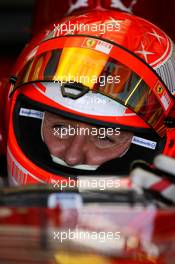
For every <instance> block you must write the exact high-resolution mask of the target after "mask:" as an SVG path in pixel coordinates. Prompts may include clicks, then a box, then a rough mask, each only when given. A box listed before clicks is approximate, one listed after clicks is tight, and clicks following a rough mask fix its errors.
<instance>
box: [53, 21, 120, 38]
mask: <svg viewBox="0 0 175 264" xmlns="http://www.w3.org/2000/svg"><path fill="white" fill-rule="evenodd" d="M121 22H122V20H115V19H113V18H111V20H108V21H105V22H104V23H101V24H100V23H98V24H97V23H91V24H84V23H80V24H79V23H78V22H77V23H71V22H70V21H69V22H67V23H62V24H57V25H56V24H54V32H55V34H57V35H64V34H73V33H74V32H75V31H77V32H81V33H83V32H99V34H101V35H103V34H105V33H106V32H111V31H115V32H118V31H120V29H121Z"/></svg>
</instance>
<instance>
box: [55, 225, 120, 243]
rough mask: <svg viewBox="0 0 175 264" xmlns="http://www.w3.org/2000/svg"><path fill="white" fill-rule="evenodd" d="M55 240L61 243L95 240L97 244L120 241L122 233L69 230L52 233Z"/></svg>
mask: <svg viewBox="0 0 175 264" xmlns="http://www.w3.org/2000/svg"><path fill="white" fill-rule="evenodd" d="M52 237H53V239H57V240H58V241H60V242H61V243H62V242H63V241H64V240H78V241H80V240H86V241H87V240H89V241H92V240H95V241H96V242H100V243H105V242H107V241H108V240H119V239H120V232H102V231H101V232H95V231H85V230H82V229H78V228H76V229H74V230H71V229H68V230H64V231H59V232H53V233H52Z"/></svg>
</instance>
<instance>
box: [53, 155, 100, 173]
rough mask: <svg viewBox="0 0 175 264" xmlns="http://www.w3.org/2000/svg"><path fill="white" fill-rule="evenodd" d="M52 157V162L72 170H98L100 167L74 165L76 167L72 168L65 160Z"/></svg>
mask: <svg viewBox="0 0 175 264" xmlns="http://www.w3.org/2000/svg"><path fill="white" fill-rule="evenodd" d="M51 157H52V161H53V162H55V163H57V164H59V165H62V166H66V167H69V168H72V169H79V170H96V169H98V167H99V166H100V165H87V164H79V165H74V166H70V165H68V164H67V163H66V162H65V161H64V160H62V159H60V158H58V157H55V156H54V155H52V154H51Z"/></svg>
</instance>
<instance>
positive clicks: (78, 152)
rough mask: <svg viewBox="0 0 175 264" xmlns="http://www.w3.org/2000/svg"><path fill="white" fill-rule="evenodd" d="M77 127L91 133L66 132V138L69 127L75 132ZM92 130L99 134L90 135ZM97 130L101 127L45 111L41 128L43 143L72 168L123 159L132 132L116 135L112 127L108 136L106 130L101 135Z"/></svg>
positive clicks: (51, 152) (122, 132)
mask: <svg viewBox="0 0 175 264" xmlns="http://www.w3.org/2000/svg"><path fill="white" fill-rule="evenodd" d="M77 127H79V130H80V128H84V129H86V131H89V134H88V133H86V134H83V133H82V134H81V133H75V134H74V135H72V134H71V133H70V134H69V133H67V134H66V135H65V131H67V132H68V128H75V129H76V128H77ZM103 129H104V128H103ZM92 130H93V131H97V135H94V134H95V133H91V132H92ZM61 131H64V135H61ZM98 131H100V130H99V127H95V126H93V125H89V124H86V123H83V122H78V121H75V120H71V119H67V118H64V117H62V116H59V115H55V114H51V113H49V112H45V117H44V120H43V126H42V135H43V140H44V142H45V144H46V145H47V147H48V149H49V151H50V154H52V155H54V156H55V157H58V158H60V159H62V160H64V162H66V164H67V165H69V166H75V165H79V164H87V165H101V164H103V163H104V162H106V161H109V160H111V159H114V158H117V157H120V156H121V155H122V154H123V153H124V152H125V151H127V149H128V148H129V146H130V144H131V139H132V136H133V134H132V133H130V132H126V131H120V133H116V130H114V129H111V128H110V133H107V129H106V130H105V133H104V134H103V136H102V135H101V134H100V133H98ZM112 131H113V132H112ZM118 131H119V130H118Z"/></svg>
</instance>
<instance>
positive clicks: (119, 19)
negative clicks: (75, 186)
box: [7, 11, 175, 185]
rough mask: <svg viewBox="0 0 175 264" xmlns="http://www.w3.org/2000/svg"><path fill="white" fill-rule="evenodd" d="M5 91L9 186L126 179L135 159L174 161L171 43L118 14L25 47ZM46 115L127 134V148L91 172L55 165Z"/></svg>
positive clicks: (68, 25)
mask: <svg viewBox="0 0 175 264" xmlns="http://www.w3.org/2000/svg"><path fill="white" fill-rule="evenodd" d="M8 87H9V88H8V89H9V101H8V105H9V108H8V116H9V122H8V123H9V127H8V140H7V141H8V142H7V160H8V174H9V179H10V182H11V184H13V185H21V184H22V185H23V184H31V183H37V182H39V183H50V182H51V181H52V180H53V179H57V180H58V179H62V178H66V177H68V176H71V177H75V178H76V177H77V175H83V174H85V175H87V174H92V173H93V174H96V175H100V174H103V175H107V174H108V175H111V174H115V175H117V174H125V175H126V174H128V171H129V168H130V166H131V164H132V163H133V162H135V161H136V160H143V161H145V162H152V160H153V158H154V157H155V155H156V154H158V153H164V154H167V155H170V156H173V155H175V148H174V135H175V134H174V129H173V128H170V126H173V125H174V124H173V119H172V118H171V117H172V113H173V109H174V97H173V94H174V93H175V49H174V44H173V42H172V41H171V39H170V38H169V37H168V36H167V35H166V34H165V33H164V32H163V31H161V30H160V29H159V28H158V27H156V26H155V25H153V24H152V23H150V22H148V21H146V20H144V19H142V18H139V17H136V16H134V15H131V14H126V13H122V12H117V11H91V12H88V13H82V14H80V15H78V16H70V17H66V18H64V19H63V20H61V21H59V22H57V23H55V24H54V25H51V26H50V27H49V28H47V29H46V30H45V31H43V32H42V33H41V34H40V35H38V36H37V37H35V39H34V40H32V42H31V43H30V44H29V45H28V46H27V47H26V48H25V49H24V51H23V52H22V54H21V56H20V57H19V59H18V61H17V63H16V65H15V67H14V69H13V72H12V76H11V78H10V82H9V86H8ZM46 111H48V112H51V113H54V114H59V115H62V116H64V117H66V118H69V119H73V120H77V121H81V122H86V123H89V124H94V125H97V126H104V127H112V128H116V127H119V128H120V129H121V131H122V130H124V131H130V132H132V133H133V134H134V136H133V138H132V142H131V145H130V148H129V150H128V151H127V152H126V153H125V154H124V155H122V156H121V157H119V158H116V159H114V160H110V161H108V162H106V163H104V164H102V165H101V166H100V167H98V169H97V170H95V171H93V172H92V171H88V170H79V169H74V168H71V166H70V167H65V166H63V165H61V164H58V163H56V162H55V161H54V159H52V157H51V155H50V153H49V151H48V148H47V146H46V144H45V143H44V142H43V138H42V132H41V130H42V120H43V118H44V113H45V112H46Z"/></svg>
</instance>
